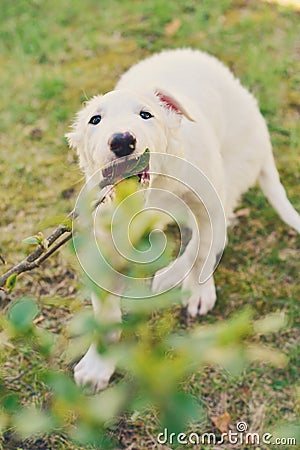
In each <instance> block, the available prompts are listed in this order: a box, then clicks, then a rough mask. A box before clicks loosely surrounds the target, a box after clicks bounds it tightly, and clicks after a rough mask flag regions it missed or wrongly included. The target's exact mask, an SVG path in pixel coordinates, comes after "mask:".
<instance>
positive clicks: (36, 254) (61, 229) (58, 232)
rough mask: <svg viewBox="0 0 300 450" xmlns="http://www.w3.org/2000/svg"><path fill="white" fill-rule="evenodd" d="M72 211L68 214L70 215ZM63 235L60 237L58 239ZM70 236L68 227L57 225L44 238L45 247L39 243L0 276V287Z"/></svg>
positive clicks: (30, 268) (55, 248) (40, 260)
mask: <svg viewBox="0 0 300 450" xmlns="http://www.w3.org/2000/svg"><path fill="white" fill-rule="evenodd" d="M72 215H73V213H71V214H70V216H72ZM62 235H65V236H64V237H63V238H62V239H60V240H59V241H58V239H59V238H60V237H61V236H62ZM71 237H72V231H71V230H70V227H68V226H66V225H59V226H58V227H57V228H56V229H55V230H54V231H53V233H52V234H50V236H49V237H48V238H47V239H46V242H47V248H46V246H45V242H44V243H43V244H40V245H39V246H38V247H37V248H36V249H35V250H34V251H33V252H32V253H30V255H28V256H27V258H25V259H23V261H21V262H20V263H18V264H16V265H15V266H13V267H12V268H11V269H10V270H8V271H7V272H5V273H4V274H3V275H1V276H0V287H2V286H4V285H5V284H6V282H7V280H8V278H9V277H10V276H12V275H19V274H20V273H23V272H27V271H29V270H32V269H35V268H36V267H39V265H40V264H42V262H44V261H45V260H46V259H47V258H49V256H51V255H52V254H53V253H54V252H55V251H56V250H57V249H58V248H60V247H61V246H63V245H64V244H65V243H66V242H67V241H68V240H69V239H71ZM57 241H58V242H57Z"/></svg>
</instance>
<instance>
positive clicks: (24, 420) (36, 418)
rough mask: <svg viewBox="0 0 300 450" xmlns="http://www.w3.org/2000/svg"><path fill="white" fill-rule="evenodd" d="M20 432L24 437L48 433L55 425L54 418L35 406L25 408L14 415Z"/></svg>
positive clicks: (15, 423)
mask: <svg viewBox="0 0 300 450" xmlns="http://www.w3.org/2000/svg"><path fill="white" fill-rule="evenodd" d="M14 425H15V427H16V430H17V432H18V434H19V435H20V436H21V437H22V438H23V439H24V438H28V437H30V436H32V435H33V434H36V433H46V432H48V431H50V430H51V429H52V428H53V427H54V426H55V423H54V419H53V417H51V416H50V415H49V414H47V413H46V412H44V411H42V410H38V409H37V408H35V407H32V406H31V407H30V408H24V409H22V410H21V412H19V413H18V414H17V415H16V416H15V417H14Z"/></svg>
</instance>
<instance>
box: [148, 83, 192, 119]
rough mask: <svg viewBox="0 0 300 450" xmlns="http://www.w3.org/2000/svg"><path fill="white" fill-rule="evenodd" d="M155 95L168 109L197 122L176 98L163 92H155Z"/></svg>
mask: <svg viewBox="0 0 300 450" xmlns="http://www.w3.org/2000/svg"><path fill="white" fill-rule="evenodd" d="M155 95H156V96H157V97H158V98H159V100H160V101H161V102H162V103H163V105H165V106H166V107H167V108H168V109H170V110H171V111H173V112H174V113H176V114H179V115H181V116H184V117H186V118H187V119H188V120H190V121H191V122H195V120H194V119H193V118H192V117H191V116H190V114H189V113H188V112H187V110H186V109H185V108H184V107H183V106H182V105H181V104H180V103H179V102H178V101H177V100H175V98H174V97H172V95H170V94H168V93H167V92H166V91H162V90H157V91H155Z"/></svg>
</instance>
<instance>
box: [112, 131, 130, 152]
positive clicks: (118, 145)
mask: <svg viewBox="0 0 300 450" xmlns="http://www.w3.org/2000/svg"><path fill="white" fill-rule="evenodd" d="M108 145H109V147H110V150H111V151H112V152H113V153H114V154H115V155H116V156H117V157H118V158H120V157H122V156H128V155H131V153H133V152H134V150H135V146H136V137H135V136H134V135H133V134H132V133H130V132H129V131H126V132H125V133H115V134H113V135H112V136H111V138H110V139H109V141H108Z"/></svg>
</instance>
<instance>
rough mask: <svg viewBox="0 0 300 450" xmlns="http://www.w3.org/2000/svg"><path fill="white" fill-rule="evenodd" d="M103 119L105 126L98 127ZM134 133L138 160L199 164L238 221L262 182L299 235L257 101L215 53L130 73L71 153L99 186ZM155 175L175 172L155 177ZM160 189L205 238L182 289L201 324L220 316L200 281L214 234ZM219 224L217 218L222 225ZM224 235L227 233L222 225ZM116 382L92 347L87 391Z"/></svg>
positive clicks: (162, 58) (187, 257) (83, 114)
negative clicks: (121, 141) (169, 158)
mask: <svg viewBox="0 0 300 450" xmlns="http://www.w3.org/2000/svg"><path fill="white" fill-rule="evenodd" d="M157 92H160V93H163V94H166V95H167V96H169V97H170V98H171V99H172V100H173V102H174V104H175V105H176V108H177V111H174V110H173V111H172V108H170V107H166V105H165V104H164V102H162V101H161V100H160V98H159V97H158V96H157V94H156V93H157ZM141 109H145V110H147V111H149V112H151V113H152V114H153V116H154V118H153V119H151V120H143V119H142V118H141V117H140V116H139V112H140V110H141ZM95 114H101V117H102V121H101V122H100V123H99V125H96V126H93V125H92V126H91V125H89V124H88V122H89V119H90V118H91V117H92V116H93V115H95ZM125 131H130V132H133V133H134V135H135V136H136V139H137V145H136V150H135V152H136V153H137V154H139V153H142V152H143V151H144V150H145V149H146V148H149V149H150V151H151V152H163V153H164V152H165V153H167V154H172V155H177V156H180V157H182V158H185V159H186V160H188V161H190V162H192V163H193V164H194V165H196V166H197V167H199V168H200V169H201V170H202V172H203V173H204V174H205V175H206V176H207V177H208V179H209V180H210V182H211V183H212V184H213V186H214V188H215V189H216V191H217V193H218V195H219V197H220V199H221V201H222V203H223V207H224V211H225V214H226V218H227V220H228V221H229V220H230V219H231V218H232V216H233V210H234V208H235V207H236V206H237V203H238V201H239V199H240V196H241V195H242V194H243V193H244V192H245V191H246V190H247V189H248V188H249V187H250V186H252V185H253V184H254V183H255V182H256V181H257V180H258V181H259V183H260V185H261V187H262V189H263V191H264V193H265V195H266V196H267V198H268V199H269V201H270V203H271V204H272V205H273V206H274V208H275V209H276V210H277V211H278V213H279V214H280V216H281V218H282V219H283V220H284V221H285V222H286V223H287V224H288V225H290V226H291V227H293V228H294V229H295V230H297V231H298V232H300V217H299V214H298V213H297V212H296V211H295V210H294V208H293V207H292V205H291V204H290V203H289V201H288V199H287V197H286V194H285V191H284V188H283V186H282V185H281V183H280V180H279V176H278V172H277V169H276V167H275V163H274V159H273V155H272V149H271V144H270V139H269V134H268V131H267V127H266V124H265V121H264V119H263V117H262V115H261V113H260V112H259V109H258V106H257V103H256V101H255V99H254V98H253V97H252V95H251V94H250V93H249V92H248V91H247V90H246V89H245V88H243V87H242V86H241V84H240V82H239V81H238V80H237V79H236V78H234V76H233V75H232V73H231V72H230V71H229V70H228V69H227V68H226V67H225V66H224V65H223V64H222V63H221V62H220V61H218V60H217V59H215V58H213V57H212V56H209V55H207V54H206V53H203V52H200V51H195V50H190V49H183V50H174V51H165V52H162V53H159V54H156V55H154V56H152V57H150V58H148V59H146V60H144V61H142V62H140V63H138V64H137V65H135V66H133V67H132V68H131V69H130V70H128V72H126V73H125V74H124V75H123V76H122V77H121V79H120V81H119V82H118V84H117V85H116V88H115V90H114V91H112V92H109V93H108V94H105V95H104V96H96V97H94V98H93V99H91V100H90V101H89V102H87V104H86V106H85V107H84V109H83V110H82V111H80V112H79V113H78V116H77V119H76V121H75V124H74V129H73V131H72V132H71V133H69V134H68V139H69V144H70V146H71V147H74V148H76V149H77V151H78V155H79V162H80V167H81V168H82V169H83V171H84V172H85V174H86V177H87V178H88V177H90V176H91V175H92V174H93V173H94V171H95V170H97V169H99V168H101V167H102V166H103V165H105V164H107V163H108V162H110V161H111V160H113V159H115V156H114V154H113V153H112V152H111V150H110V148H109V145H108V142H109V139H110V137H111V136H112V135H113V134H114V133H116V132H125ZM153 169H154V170H160V171H162V170H169V171H170V172H172V170H171V169H172V168H170V167H169V168H167V169H166V168H161V167H156V168H153ZM151 185H152V186H153V187H158V188H162V189H170V190H175V192H176V193H177V194H178V195H180V196H181V198H183V199H184V201H185V202H186V203H187V204H188V205H189V206H190V208H191V210H192V211H193V213H194V214H195V216H196V221H197V226H198V227H199V229H200V230H201V246H202V249H200V252H199V254H198V256H197V260H196V264H195V265H194V267H193V269H192V271H191V272H190V273H189V274H188V276H187V277H186V278H185V280H184V282H183V288H184V289H185V290H187V291H189V292H190V297H189V298H188V300H187V307H188V311H189V313H190V314H191V315H192V316H195V315H196V314H206V313H207V312H208V311H209V310H211V309H212V308H213V306H214V303H215V300H216V292H215V286H214V281H213V277H211V278H210V279H209V280H208V281H207V282H206V283H204V284H202V285H199V281H198V280H199V273H200V271H201V269H202V267H203V264H204V259H205V255H206V254H207V251H208V246H209V245H210V241H211V236H210V227H209V223H208V220H207V217H205V213H204V210H203V208H202V206H201V205H199V202H197V201H195V199H194V198H193V196H192V195H191V193H190V192H189V191H188V190H184V189H183V188H182V186H179V185H176V183H175V184H173V185H172V184H170V185H168V182H167V181H166V179H164V178H163V177H156V178H154V179H152V180H151ZM219 219H220V218H218V217H217V215H216V216H215V217H213V218H212V220H214V221H215V222H216V223H217V222H218V220H219ZM217 225H218V223H217ZM217 247H218V246H216V248H214V249H213V252H214V254H213V257H212V258H211V261H210V262H209V264H210V265H211V269H212V271H213V265H214V263H215V257H216V254H217V253H218V251H219V250H220V249H219V248H217ZM193 249H194V243H193V238H192V240H191V241H190V243H189V244H188V246H187V249H186V251H185V253H184V254H183V255H182V256H181V257H180V258H182V259H181V260H180V261H181V263H182V264H179V265H177V267H178V269H176V271H173V272H172V271H169V274H170V275H169V278H166V277H164V271H163V270H162V271H160V272H159V273H157V274H156V276H155V277H154V281H153V290H154V292H156V291H159V290H160V289H162V288H168V287H169V286H170V285H172V284H173V283H174V279H175V280H176V278H178V277H180V276H181V275H182V273H183V272H184V271H185V268H186V267H188V266H189V265H190V263H191V258H192V256H193V253H194V252H193ZM112 372H113V366H112V365H111V363H106V362H105V363H104V362H103V360H102V359H101V358H100V357H99V355H97V353H96V351H95V348H94V347H93V346H92V347H91V349H90V350H89V352H88V353H87V355H86V356H85V357H84V358H83V359H82V361H81V362H80V363H79V364H78V366H77V367H76V370H75V378H76V381H77V382H78V383H79V384H85V383H91V384H92V385H93V386H94V387H95V389H96V390H97V389H101V388H103V387H105V386H106V385H107V383H108V380H109V377H110V376H111V374H112Z"/></svg>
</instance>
